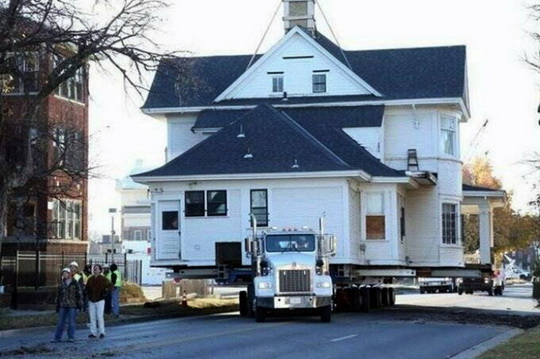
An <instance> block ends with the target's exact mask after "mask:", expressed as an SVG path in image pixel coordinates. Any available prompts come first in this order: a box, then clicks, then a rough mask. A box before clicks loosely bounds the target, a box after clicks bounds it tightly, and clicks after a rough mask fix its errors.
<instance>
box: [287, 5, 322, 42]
mask: <svg viewBox="0 0 540 359" xmlns="http://www.w3.org/2000/svg"><path fill="white" fill-rule="evenodd" d="M283 14H284V16H283V25H284V27H285V33H287V32H288V31H289V30H290V29H292V28H293V27H295V26H301V27H303V28H304V29H306V30H307V31H309V33H310V34H311V35H312V36H313V35H314V34H315V0H283Z"/></svg>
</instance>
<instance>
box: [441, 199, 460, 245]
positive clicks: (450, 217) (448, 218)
mask: <svg viewBox="0 0 540 359" xmlns="http://www.w3.org/2000/svg"><path fill="white" fill-rule="evenodd" d="M457 226H458V223H457V205H456V204H452V203H443V205H442V242H443V243H444V244H457V243H458V238H457V233H458V228H457Z"/></svg>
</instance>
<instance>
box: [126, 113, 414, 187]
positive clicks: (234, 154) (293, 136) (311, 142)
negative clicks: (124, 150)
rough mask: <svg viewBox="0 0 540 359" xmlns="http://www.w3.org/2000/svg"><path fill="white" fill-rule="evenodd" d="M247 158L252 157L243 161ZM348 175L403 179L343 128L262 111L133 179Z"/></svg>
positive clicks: (247, 115)
mask: <svg viewBox="0 0 540 359" xmlns="http://www.w3.org/2000/svg"><path fill="white" fill-rule="evenodd" d="M372 110H373V111H377V110H378V109H372ZM240 133H242V134H244V136H243V137H239V136H238V135H239V134H240ZM248 153H249V154H251V155H252V156H253V157H252V158H245V157H244V156H245V155H246V154H248ZM295 163H297V164H298V168H294V167H293V165H294V164H295ZM350 170H364V171H365V172H367V173H368V174H370V175H373V176H390V177H403V176H404V174H403V172H400V171H396V170H394V169H391V168H390V167H387V166H385V165H384V164H382V163H381V162H380V161H379V160H378V159H376V158H375V157H373V156H372V155H371V154H370V153H369V152H368V151H366V150H365V149H364V148H363V147H362V146H360V145H358V144H357V143H356V142H355V141H354V140H352V139H351V138H350V137H349V136H347V135H346V134H345V133H343V132H342V130H341V129H340V128H339V126H337V127H333V126H329V125H325V124H324V123H323V122H322V121H311V120H310V119H309V116H305V117H304V118H302V119H300V120H296V119H294V118H292V117H291V116H289V115H288V114H287V113H285V112H283V111H279V110H277V109H274V108H273V107H271V106H269V105H261V106H258V107H257V108H255V109H253V110H251V111H250V112H248V113H247V114H245V115H244V116H241V117H240V118H239V119H238V120H236V121H234V122H233V123H231V124H229V125H227V126H226V127H224V128H223V129H221V130H220V131H219V132H217V133H216V134H215V135H213V136H211V137H209V138H207V139H206V140H204V141H202V142H200V143H199V144H197V145H196V146H194V147H192V148H191V149H190V150H188V151H187V152H185V153H183V154H182V155H180V156H178V157H177V158H175V159H173V160H172V161H170V162H169V163H167V164H165V165H164V166H162V167H160V168H157V169H155V170H153V171H149V172H146V173H141V174H138V175H136V176H135V177H138V176H144V177H147V176H149V177H156V176H188V175H216V174H252V173H285V172H289V173H297V172H318V171H350Z"/></svg>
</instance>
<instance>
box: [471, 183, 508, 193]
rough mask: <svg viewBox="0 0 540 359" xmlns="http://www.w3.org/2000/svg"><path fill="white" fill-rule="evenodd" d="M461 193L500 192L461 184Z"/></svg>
mask: <svg viewBox="0 0 540 359" xmlns="http://www.w3.org/2000/svg"><path fill="white" fill-rule="evenodd" d="M462 190H463V191H474V192H499V191H502V190H499V189H493V188H487V187H479V186H471V185H470V184H465V183H464V184H463V185H462Z"/></svg>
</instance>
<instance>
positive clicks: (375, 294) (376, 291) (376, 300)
mask: <svg viewBox="0 0 540 359" xmlns="http://www.w3.org/2000/svg"><path fill="white" fill-rule="evenodd" d="M369 292H370V297H371V298H369V299H370V301H371V303H370V304H371V308H379V307H381V288H379V287H371V288H369Z"/></svg>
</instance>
